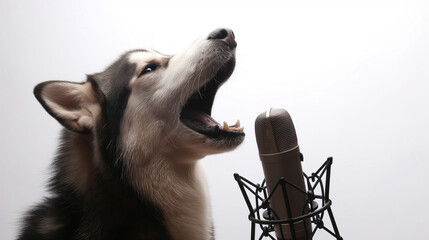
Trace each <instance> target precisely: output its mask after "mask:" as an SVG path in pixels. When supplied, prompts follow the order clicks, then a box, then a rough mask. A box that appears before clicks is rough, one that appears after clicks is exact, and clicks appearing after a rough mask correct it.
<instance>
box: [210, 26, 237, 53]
mask: <svg viewBox="0 0 429 240" xmlns="http://www.w3.org/2000/svg"><path fill="white" fill-rule="evenodd" d="M207 39H209V40H211V39H213V40H215V39H217V40H221V41H223V42H225V43H226V44H227V45H228V46H229V47H231V48H232V49H234V48H235V47H237V42H236V41H235V36H234V32H233V31H232V30H231V29H229V28H218V29H216V30H214V31H213V32H211V33H210V34H209V36H208V38H207Z"/></svg>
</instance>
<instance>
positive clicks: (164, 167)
mask: <svg viewBox="0 0 429 240" xmlns="http://www.w3.org/2000/svg"><path fill="white" fill-rule="evenodd" d="M140 169H144V170H143V171H140V172H134V173H133V175H134V176H133V178H134V180H137V182H135V184H136V188H137V189H138V191H139V192H140V193H141V194H142V195H144V196H146V197H149V198H150V200H151V201H152V202H153V203H154V204H155V205H158V206H159V208H160V209H161V211H162V214H163V216H164V219H165V222H166V225H167V228H168V229H169V233H170V236H172V237H173V239H175V240H183V239H187V240H211V239H214V238H213V229H212V226H213V224H212V217H211V210H210V201H209V197H208V195H209V194H208V190H207V184H206V178H205V174H204V171H203V169H202V167H201V163H200V162H199V161H194V162H187V163H183V162H180V163H177V162H176V163H175V162H174V161H171V159H169V160H167V161H166V159H151V162H150V163H146V164H145V166H144V168H140ZM147 171H150V172H151V174H145V172H147Z"/></svg>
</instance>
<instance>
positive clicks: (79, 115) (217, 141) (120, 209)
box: [18, 29, 244, 240]
mask: <svg viewBox="0 0 429 240" xmlns="http://www.w3.org/2000/svg"><path fill="white" fill-rule="evenodd" d="M235 48H236V42H235V39H234V35H233V33H232V31H231V30H230V29H217V30H215V31H213V32H212V33H210V34H209V35H208V36H205V37H203V38H200V39H198V40H196V41H195V42H194V43H193V44H192V45H191V46H190V47H189V48H188V49H186V50H185V51H182V52H181V53H179V54H176V55H174V56H166V55H163V54H160V53H158V52H156V51H148V50H133V51H129V52H127V53H125V54H124V55H122V56H121V57H120V58H119V59H118V60H117V61H115V62H114V63H113V64H112V65H110V66H109V67H108V68H107V69H106V70H105V71H103V72H101V73H97V74H93V75H88V76H87V81H85V82H83V83H73V82H66V81H49V82H43V83H41V84H39V85H37V86H36V87H35V90H34V93H35V96H36V98H37V99H38V100H39V101H40V103H41V104H42V106H43V107H44V108H45V109H46V110H47V112H48V113H49V114H51V115H52V116H53V117H54V118H55V119H57V120H58V121H59V122H60V123H61V124H62V125H63V126H64V127H65V129H64V130H63V132H62V141H61V144H60V147H59V151H58V154H57V156H56V158H55V161H54V163H53V172H54V174H53V177H52V178H51V180H50V182H49V190H50V193H51V194H50V195H49V197H47V198H45V199H44V200H43V201H42V202H41V203H40V204H39V205H37V206H36V207H34V208H33V209H32V210H31V211H29V213H28V214H27V215H26V217H25V219H24V221H23V227H22V231H21V232H20V234H19V236H18V239H19V240H27V239H32V240H37V239H61V240H67V239H74V240H77V239H82V240H83V239H91V240H98V239H147V240H152V239H159V240H161V239H162V240H168V239H174V240H208V239H214V235H213V226H212V219H211V213H210V203H209V199H208V193H207V188H206V182H205V178H204V174H203V171H202V169H201V166H200V164H199V162H198V161H197V160H199V159H201V158H203V157H204V156H206V155H208V154H215V153H222V152H226V151H230V150H233V149H234V148H235V147H237V146H238V145H239V144H240V143H241V142H242V141H243V139H244V133H243V131H242V128H240V127H239V124H238V125H237V124H236V125H233V126H227V125H224V126H222V125H221V124H219V123H217V122H216V121H215V120H214V119H213V118H211V116H210V114H211V107H212V104H213V99H214V96H215V94H216V91H217V89H218V88H219V86H220V85H221V84H222V83H223V82H224V81H226V80H227V79H228V78H229V76H230V75H231V74H232V72H233V69H234V66H235Z"/></svg>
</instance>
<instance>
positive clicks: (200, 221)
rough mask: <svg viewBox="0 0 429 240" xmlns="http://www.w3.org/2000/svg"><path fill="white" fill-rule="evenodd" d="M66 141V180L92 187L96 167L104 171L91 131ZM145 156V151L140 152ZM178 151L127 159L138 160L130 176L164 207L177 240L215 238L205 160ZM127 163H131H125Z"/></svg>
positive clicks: (80, 188)
mask: <svg viewBox="0 0 429 240" xmlns="http://www.w3.org/2000/svg"><path fill="white" fill-rule="evenodd" d="M63 136H64V138H63V140H64V141H67V142H68V144H70V146H71V147H70V148H68V149H67V151H65V152H63V154H65V155H68V156H69V158H68V159H69V160H68V161H65V162H64V163H61V165H62V166H61V167H63V168H65V169H66V170H65V171H64V172H63V173H65V174H64V175H63V176H60V177H61V179H60V181H61V182H62V183H66V184H69V185H70V184H71V185H73V186H74V187H75V188H76V190H77V191H89V190H90V189H91V187H93V186H91V182H93V181H92V180H91V176H93V175H94V172H93V171H104V170H105V169H104V167H103V166H102V165H103V163H102V162H103V160H102V159H100V157H101V154H97V151H94V150H93V148H92V147H91V145H92V146H93V147H94V148H95V145H97V143H96V142H94V139H93V138H92V137H91V136H89V135H80V134H75V133H70V132H69V133H68V134H67V133H66V134H65V135H63ZM139 156H142V155H139ZM183 157H186V158H189V157H190V155H189V154H185V155H183V156H182V157H181V156H180V155H177V154H170V155H169V154H165V153H158V154H156V155H151V156H150V157H149V156H148V155H146V156H145V158H144V159H141V158H140V159H137V158H136V159H124V161H134V162H133V163H132V164H130V165H131V166H133V167H132V168H131V169H128V171H126V172H128V178H129V179H128V180H129V181H130V183H132V185H133V187H134V188H135V190H136V192H137V193H138V194H140V195H141V197H142V199H147V200H150V201H151V202H152V203H153V204H154V205H155V206H157V207H158V208H159V209H160V210H161V211H162V214H163V216H164V219H165V223H166V225H167V228H168V229H169V232H170V235H171V236H172V237H173V238H174V239H175V240H176V239H177V240H179V239H187V240H210V239H213V229H212V227H213V226H212V218H211V212H210V202H209V197H208V195H209V194H208V190H207V186H206V178H205V174H204V171H203V169H202V167H201V163H200V162H199V161H197V160H196V159H198V158H201V156H194V159H195V160H193V161H184V159H183ZM124 166H125V167H127V163H126V162H125V163H124Z"/></svg>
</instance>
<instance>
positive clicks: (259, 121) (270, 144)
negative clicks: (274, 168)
mask: <svg viewBox="0 0 429 240" xmlns="http://www.w3.org/2000/svg"><path fill="white" fill-rule="evenodd" d="M255 135H256V142H257V145H258V149H259V154H271V153H279V152H284V151H288V150H291V149H294V148H296V147H297V146H298V139H297V137H296V131H295V126H294V125H293V122H292V118H291V117H290V115H289V113H288V112H287V111H286V110H284V109H281V108H271V109H269V110H268V111H266V112H263V113H261V114H259V116H258V117H257V118H256V121H255Z"/></svg>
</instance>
